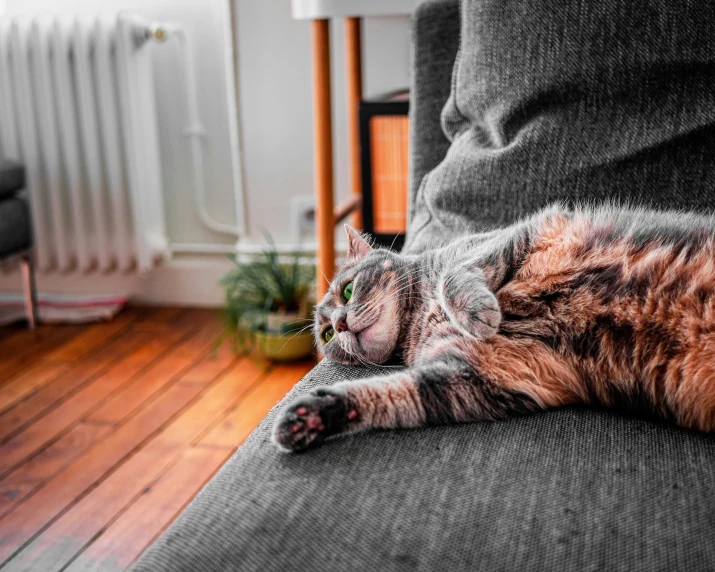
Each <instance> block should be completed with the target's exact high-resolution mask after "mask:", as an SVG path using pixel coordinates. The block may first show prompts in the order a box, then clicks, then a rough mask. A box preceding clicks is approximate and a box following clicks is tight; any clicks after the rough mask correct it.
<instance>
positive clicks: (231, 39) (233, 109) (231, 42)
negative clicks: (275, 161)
mask: <svg viewBox="0 0 715 572" xmlns="http://www.w3.org/2000/svg"><path fill="white" fill-rule="evenodd" d="M230 1H231V0H221V1H220V2H219V4H220V6H221V13H220V15H219V20H220V21H221V22H223V44H224V58H223V63H224V70H225V74H226V107H227V109H228V117H229V122H228V128H229V129H228V131H229V139H230V148H231V173H232V176H233V197H234V204H235V207H236V226H237V227H238V230H239V233H240V234H245V232H246V205H245V203H244V201H245V200H246V197H245V194H244V189H245V184H244V183H245V173H244V170H243V168H244V164H243V148H242V143H241V119H240V113H239V109H240V98H239V93H238V86H237V85H236V79H237V73H238V70H237V69H236V67H235V66H234V63H235V62H236V61H237V58H236V53H235V46H237V45H238V39H237V38H236V37H235V36H236V30H237V26H234V24H235V20H233V18H235V14H234V12H233V11H232V10H231V8H230V5H229V2H230ZM212 6H215V3H213V4H212Z"/></svg>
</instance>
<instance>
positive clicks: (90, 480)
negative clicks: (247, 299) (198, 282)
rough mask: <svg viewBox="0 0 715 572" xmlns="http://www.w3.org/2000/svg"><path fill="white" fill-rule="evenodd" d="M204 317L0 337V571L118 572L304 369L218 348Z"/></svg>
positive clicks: (151, 314) (141, 314) (142, 318)
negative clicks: (279, 364) (244, 356)
mask: <svg viewBox="0 0 715 572" xmlns="http://www.w3.org/2000/svg"><path fill="white" fill-rule="evenodd" d="M219 331H220V327H219V323H218V319H217V317H216V312H214V311H207V310H182V309H169V308H162V309H146V308H133V309H128V310H125V311H124V312H122V313H121V314H120V315H119V316H118V317H117V318H115V319H114V320H113V321H112V322H108V323H102V324H94V325H89V326H54V327H49V326H43V327H41V328H40V329H39V330H38V331H37V332H35V333H30V332H28V331H26V330H24V329H23V328H21V327H13V328H0V563H2V564H0V570H1V571H2V572H10V571H13V572H14V571H18V570H33V571H38V572H52V571H60V570H68V571H72V572H76V571H80V570H81V571H83V572H87V571H90V570H102V571H112V572H114V571H119V570H125V569H126V568H127V567H128V566H129V565H130V564H131V563H132V562H133V561H134V560H136V559H137V557H138V556H139V555H140V554H141V553H142V551H143V550H144V549H145V548H146V547H147V546H148V545H149V544H150V543H151V542H152V541H153V540H154V539H155V538H156V537H157V536H158V535H160V534H161V533H162V531H163V530H164V529H165V528H166V527H167V526H168V525H169V524H170V523H171V522H172V520H173V519H174V518H175V517H176V516H177V515H178V514H179V513H180V512H181V510H182V509H183V508H184V507H185V506H186V504H187V503H188V502H189V501H190V500H191V499H192V498H193V497H194V495H195V494H196V493H197V492H198V491H199V489H200V488H201V487H202V486H203V485H204V484H205V483H206V482H207V481H208V480H209V479H210V478H211V476H212V475H213V474H214V473H215V472H216V471H217V470H218V469H219V467H221V465H222V464H223V463H224V462H225V461H226V460H227V459H228V458H229V457H230V455H231V454H232V453H233V452H234V451H235V449H236V447H237V446H238V445H239V444H240V443H242V442H243V440H244V439H245V438H246V437H247V436H248V434H249V433H250V432H251V430H252V429H253V428H254V427H255V426H256V425H257V424H258V422H259V421H260V420H261V419H262V418H263V416H264V415H265V414H266V412H267V411H268V410H269V409H270V408H271V407H272V406H273V405H274V404H275V403H276V402H278V400H280V399H281V398H282V397H283V396H284V395H285V393H286V392H287V391H288V390H289V389H290V388H291V387H292V386H293V384H294V383H295V382H296V381H297V380H298V379H300V377H301V376H302V375H303V374H304V373H305V372H307V371H308V370H309V369H310V368H311V367H312V365H313V364H312V363H300V364H296V365H285V366H283V365H282V366H275V367H269V366H268V365H267V364H265V363H262V362H260V361H256V360H255V359H253V360H252V359H250V358H238V357H236V356H235V355H234V354H232V353H231V351H230V349H229V348H228V347H224V348H222V349H221V350H219V351H218V352H217V353H212V345H213V342H214V340H215V339H216V337H217V334H218V333H219Z"/></svg>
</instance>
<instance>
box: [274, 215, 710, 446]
mask: <svg viewBox="0 0 715 572" xmlns="http://www.w3.org/2000/svg"><path fill="white" fill-rule="evenodd" d="M346 228H347V232H348V244H349V251H348V256H347V259H346V261H345V263H344V264H343V265H342V267H341V268H340V269H339V270H338V272H337V275H336V276H335V279H334V280H333V282H332V284H331V286H330V291H329V292H328V294H326V296H325V297H324V298H323V300H322V301H321V302H320V304H319V305H318V306H317V308H316V317H315V336H316V339H317V340H318V343H319V345H320V347H321V350H322V353H323V354H324V355H325V357H326V358H328V359H330V360H336V361H339V362H342V363H347V364H356V365H359V364H381V363H384V362H386V361H387V360H389V359H390V358H393V357H400V358H401V359H402V361H404V363H405V364H406V365H407V369H404V370H400V371H397V372H396V373H393V374H390V375H381V376H377V377H371V378H367V379H362V380H358V381H350V382H342V383H337V384H336V385H333V386H330V387H322V388H316V389H314V390H312V391H311V392H310V393H308V394H307V395H304V396H302V397H299V398H297V399H296V400H295V401H293V402H292V403H290V404H289V405H288V406H287V407H286V408H285V409H284V410H283V412H282V413H281V415H280V417H279V419H278V421H277V424H276V427H275V430H274V441H275V443H276V444H277V445H278V446H279V448H281V449H282V450H285V451H296V450H301V449H305V448H307V447H310V446H314V445H317V444H320V443H321V442H322V441H323V440H324V439H325V438H326V437H329V436H331V435H337V434H340V433H344V432H347V431H353V430H357V429H362V428H369V427H375V428H384V429H390V428H398V427H400V428H406V427H421V426H425V425H437V424H446V423H459V422H469V421H485V420H496V419H503V418H506V417H510V416H514V415H521V414H525V413H529V412H532V411H538V410H542V409H547V408H553V407H559V406H563V405H569V404H599V405H603V406H606V407H617V408H621V409H624V408H625V409H627V410H633V411H640V412H645V413H648V414H652V415H655V416H658V417H660V418H663V419H666V420H670V421H672V422H674V423H676V424H678V425H682V426H685V427H691V428H694V429H698V430H701V431H713V430H715V220H714V219H713V218H709V217H701V216H697V215H692V214H682V213H674V212H654V211H647V210H641V209H619V208H615V207H602V208H593V209H589V208H583V209H576V210H567V209H564V208H561V207H558V206H556V207H552V208H550V209H547V210H545V211H543V212H541V213H539V214H538V215H535V216H533V217H532V218H530V219H528V220H525V221H524V222H521V223H518V224H516V225H514V226H512V227H509V228H506V229H503V230H497V231H492V232H488V233H483V234H477V235H472V236H468V237H465V238H462V239H460V240H458V241H456V242H455V243H453V244H451V245H449V246H447V247H444V248H441V249H438V250H433V251H430V252H426V253H423V254H421V255H400V254H397V253H394V252H391V251H389V250H385V249H379V248H372V247H371V246H370V244H369V243H368V242H367V241H366V240H365V239H364V238H362V237H361V236H360V235H359V234H358V233H357V232H356V231H354V230H352V229H350V228H349V227H346Z"/></svg>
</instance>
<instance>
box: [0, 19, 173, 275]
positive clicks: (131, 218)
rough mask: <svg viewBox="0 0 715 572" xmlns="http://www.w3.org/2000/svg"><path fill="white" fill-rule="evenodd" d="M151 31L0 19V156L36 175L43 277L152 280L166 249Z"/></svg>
mask: <svg viewBox="0 0 715 572" xmlns="http://www.w3.org/2000/svg"><path fill="white" fill-rule="evenodd" d="M149 33H150V31H149V28H148V26H147V24H146V23H144V22H142V21H141V20H140V19H138V18H136V17H133V16H120V17H118V18H117V19H114V20H112V21H104V20H102V19H98V20H97V21H95V22H92V23H84V22H79V21H76V22H72V23H66V22H60V21H56V20H55V21H45V20H42V19H37V20H34V21H24V20H21V19H4V20H3V19H0V157H5V158H9V159H18V160H20V161H21V162H22V163H24V165H25V167H26V169H27V178H28V179H27V180H28V184H27V190H28V193H29V198H30V203H31V207H32V216H33V226H34V234H35V243H36V249H35V256H36V262H37V266H38V268H39V269H40V270H41V271H51V270H56V271H60V272H73V271H80V272H91V271H100V272H108V271H111V270H119V271H122V272H128V271H131V270H139V271H146V270H149V269H150V268H152V267H153V266H154V265H155V264H156V262H157V261H158V260H160V259H161V258H162V257H163V256H164V255H165V253H166V252H167V250H168V248H167V246H168V244H167V237H166V229H165V222H164V205H163V200H162V182H161V165H160V157H159V143H158V135H157V119H156V108H155V106H156V103H155V98H154V86H153V78H152V69H151V59H150V53H149V51H150V47H149V44H148V43H147V41H146V40H147V39H148V36H149Z"/></svg>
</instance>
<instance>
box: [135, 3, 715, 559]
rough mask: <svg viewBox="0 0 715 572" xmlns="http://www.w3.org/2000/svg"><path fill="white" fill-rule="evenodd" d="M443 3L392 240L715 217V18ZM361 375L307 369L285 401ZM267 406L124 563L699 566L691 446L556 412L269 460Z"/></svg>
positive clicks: (704, 529) (424, 19)
mask: <svg viewBox="0 0 715 572" xmlns="http://www.w3.org/2000/svg"><path fill="white" fill-rule="evenodd" d="M461 10H462V17H461V18H460V6H459V4H458V2H457V1H456V0H429V1H427V2H424V3H423V4H422V5H421V7H420V8H419V9H418V11H417V13H416V15H415V19H414V35H413V38H414V53H415V58H414V61H415V69H414V74H413V80H414V85H413V92H412V103H411V105H412V108H411V120H412V138H413V139H412V150H411V169H412V189H411V196H412V199H411V226H410V229H409V231H408V242H407V248H409V249H412V250H413V251H418V250H420V249H422V248H426V247H428V245H429V244H435V243H439V242H443V241H445V240H448V239H449V238H451V237H452V236H454V235H456V234H460V233H463V232H466V231H469V230H471V229H474V228H485V227H489V226H494V225H497V224H502V223H505V222H508V221H509V220H513V219H514V218H515V217H517V216H519V215H521V214H523V213H524V212H528V211H530V210H533V209H535V208H539V207H540V206H543V204H545V203H547V202H550V201H552V200H554V199H562V200H568V199H571V198H580V199H587V198H589V197H594V196H595V197H598V198H602V197H620V198H633V199H637V200H639V201H643V200H648V201H650V202H653V203H655V204H657V205H661V204H665V205H667V206H671V207H672V206H680V207H689V208H699V209H707V208H709V207H711V206H713V204H715V196H714V195H713V189H714V188H715V166H714V164H713V160H714V159H713V158H714V157H715V152H713V150H714V149H715V145H713V142H715V130H714V129H713V124H715V120H713V117H712V114H713V112H714V110H715V105H714V106H711V107H709V109H704V108H702V107H701V106H702V105H705V104H706V103H707V100H708V98H712V97H714V96H713V93H715V90H713V89H712V85H713V83H714V82H715V80H713V78H714V77H715V75H714V74H713V71H714V70H715V66H714V65H713V64H714V62H713V58H714V57H715V45H714V43H715V33H713V30H712V27H713V25H714V24H713V22H715V18H713V17H712V16H713V15H712V14H711V13H710V12H711V11H712V8H710V7H707V8H706V7H704V6H703V4H702V3H697V2H694V1H693V2H687V1H684V2H679V3H677V8H676V7H674V6H673V5H672V4H670V3H666V2H665V1H662V2H659V1H653V2H650V3H632V2H629V1H628V2H627V1H626V0H619V1H609V2H593V1H591V0H574V1H572V2H565V1H557V0H464V1H463V3H462V6H461ZM706 12H707V13H706ZM460 26H461V30H460ZM643 30H645V32H644V31H643ZM614 50H615V52H614ZM458 52H459V55H458ZM618 54H620V55H618ZM458 57H459V59H458V60H456V58H458ZM455 61H456V65H455ZM549 62H551V64H553V65H552V66H551V67H549V65H547V64H549ZM554 62H560V63H554ZM453 68H454V74H452V70H453ZM552 68H553V69H552ZM609 70H610V71H613V72H614V73H613V74H611V75H609ZM705 80H707V81H709V82H710V84H709V85H710V86H711V87H710V89H709V91H707V90H704V89H703V85H704V82H705ZM599 109H600V112H599ZM624 109H625V110H626V111H623V110H624ZM440 114H441V121H440ZM604 130H605V131H604ZM374 372H375V368H356V367H346V366H340V365H336V364H331V363H326V362H323V363H321V364H320V365H319V366H318V367H317V368H315V370H313V371H312V372H311V373H310V374H309V375H308V376H306V378H305V379H303V380H302V381H301V382H300V383H299V384H298V385H297V386H296V387H295V388H294V389H293V391H292V392H291V394H290V395H289V396H288V398H290V397H293V396H295V395H298V394H301V393H304V392H306V391H307V390H308V389H310V388H312V387H314V386H316V385H321V384H331V383H335V382H336V381H339V380H343V379H351V378H358V377H363V376H366V375H370V374H372V373H374ZM278 407H279V408H280V405H279V406H278ZM275 415H276V410H275V409H274V410H273V411H271V413H270V414H269V415H268V416H267V417H266V419H265V420H264V421H263V422H262V423H261V425H260V426H259V427H258V428H257V429H256V431H254V433H253V434H252V435H251V436H250V438H249V439H248V440H247V442H246V443H245V444H244V445H243V446H242V447H241V448H240V449H239V450H238V451H237V453H236V454H235V455H234V457H233V458H232V459H231V460H230V461H229V462H228V463H227V464H226V466H225V467H223V469H222V470H221V471H220V472H219V474H218V475H217V476H216V477H215V478H214V479H213V480H212V482H211V483H209V485H207V486H206V488H205V489H204V490H203V491H202V492H201V493H200V494H199V495H198V497H197V498H196V499H195V500H194V501H193V502H192V503H191V505H190V506H189V507H188V508H187V510H186V511H185V513H184V514H183V515H182V516H181V517H180V518H179V519H178V520H177V521H176V522H175V523H174V524H173V525H172V526H171V528H170V529H169V530H168V531H167V532H166V533H165V534H164V535H163V536H162V537H161V538H160V539H159V540H158V542H156V543H155V544H154V546H152V547H151V548H150V549H149V550H148V551H147V552H146V553H145V555H144V556H143V558H142V559H141V560H140V561H139V562H138V563H137V565H136V567H135V568H134V571H135V572H162V571H167V572H168V571H191V572H209V571H211V572H213V571H219V570H256V571H259V570H260V571H269V570H321V571H322V570H324V571H329V570H404V571H413V570H424V571H428V570H484V571H487V570H488V571H491V570H542V571H560V570H562V571H573V570H607V571H612V570H629V571H633V570H643V571H646V570H647V571H653V570H663V571H666V570H667V571H670V570H688V571H699V570H703V571H704V570H713V569H715V440H713V438H712V437H711V436H709V435H704V434H699V433H695V432H691V431H685V430H682V429H679V428H676V427H673V426H670V425H667V424H664V423H659V422H655V421H651V420H647V419H639V418H634V417H631V416H628V415H621V414H619V413H616V412H607V411H602V410H597V409H581V408H570V409H563V410H559V411H550V412H545V413H541V414H538V415H534V416H530V417H525V418H519V419H513V420H510V421H506V422H498V423H481V424H469V425H460V426H450V427H434V428H426V429H422V430H412V431H392V432H378V431H374V432H366V433H363V434H359V435H352V436H348V437H344V438H339V439H335V440H329V441H328V442H327V443H326V444H325V445H323V446H322V447H320V448H319V449H316V450H312V451H309V452H307V453H304V454H298V455H284V454H280V453H278V452H277V451H276V449H275V448H274V447H273V446H272V445H271V443H270V429H271V425H272V423H273V420H274V417H275Z"/></svg>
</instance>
